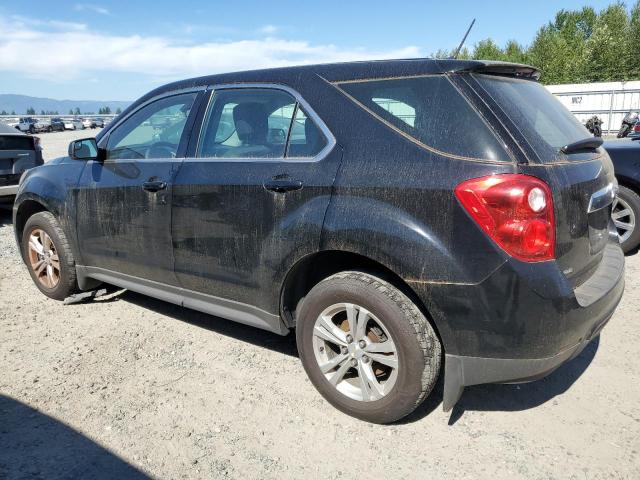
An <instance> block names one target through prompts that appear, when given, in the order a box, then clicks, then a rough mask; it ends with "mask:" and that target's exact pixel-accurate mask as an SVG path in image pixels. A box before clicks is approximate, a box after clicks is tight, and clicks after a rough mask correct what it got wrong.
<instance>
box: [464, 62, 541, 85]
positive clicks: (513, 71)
mask: <svg viewBox="0 0 640 480" xmlns="http://www.w3.org/2000/svg"><path fill="white" fill-rule="evenodd" d="M459 71H467V72H475V73H484V74H487V75H499V76H502V77H519V78H529V79H531V80H535V81H538V80H540V75H541V72H540V70H538V69H537V68H534V67H531V66H529V65H521V64H517V63H506V62H505V63H503V62H482V63H478V64H476V65H472V66H470V67H468V68H463V69H461V70H459Z"/></svg>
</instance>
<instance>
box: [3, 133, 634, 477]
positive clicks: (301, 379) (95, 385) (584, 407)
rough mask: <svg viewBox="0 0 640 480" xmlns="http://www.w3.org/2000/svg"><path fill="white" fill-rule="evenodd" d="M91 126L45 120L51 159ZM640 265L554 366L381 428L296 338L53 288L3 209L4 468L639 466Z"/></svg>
mask: <svg viewBox="0 0 640 480" xmlns="http://www.w3.org/2000/svg"><path fill="white" fill-rule="evenodd" d="M86 133H89V132H84V133H83V132H74V133H70V132H68V133H61V134H49V135H42V139H43V143H44V145H45V154H46V156H47V158H51V157H53V156H55V155H53V153H54V152H56V153H59V154H61V153H64V151H65V149H66V142H68V141H69V139H70V138H71V137H73V136H76V138H77V137H78V136H84V134H86ZM93 133H95V131H94V132H93ZM56 142H57V143H59V144H60V145H55V143H56ZM61 147H62V151H61V152H60V150H59V149H60V148H61ZM639 273H640V255H638V254H635V255H632V256H630V257H628V263H627V273H626V278H627V291H626V294H625V297H624V299H623V301H622V304H621V306H620V308H619V309H618V311H617V313H616V314H615V316H614V317H613V319H612V321H611V322H610V324H609V325H608V327H607V328H606V329H605V330H604V332H603V334H602V335H601V337H600V338H599V339H597V340H596V341H594V342H593V343H592V344H591V345H590V346H589V347H588V348H587V349H586V350H585V351H584V352H583V353H582V354H581V355H580V356H579V357H578V358H576V359H575V360H574V361H572V362H571V363H569V364H567V365H565V366H563V367H562V368H560V369H559V370H558V371H556V372H555V373H554V374H552V375H551V376H550V377H548V378H546V379H544V380H542V381H539V382H536V383H531V384H526V385H519V386H516V385H490V386H480V387H473V388H468V389H467V390H466V391H465V393H464V395H463V397H462V400H461V402H460V403H459V404H458V407H457V408H456V409H455V410H454V412H453V413H452V414H445V413H443V412H442V409H441V405H440V400H441V386H440V387H438V389H437V390H436V392H435V393H434V395H433V398H432V399H430V400H428V401H427V402H426V403H425V404H424V405H423V406H422V407H421V408H420V409H419V411H418V412H417V413H416V414H415V415H413V416H412V417H410V418H409V419H407V420H406V421H405V422H404V423H402V424H397V425H393V426H376V425H370V424H366V423H363V422H360V421H357V420H354V419H352V418H350V417H347V416H345V415H343V414H342V413H340V412H338V411H337V410H335V409H333V408H332V407H331V406H329V405H328V404H327V403H326V402H325V401H324V400H323V399H322V398H321V397H320V395H319V394H318V393H316V391H315V390H314V388H313V387H312V385H311V384H310V382H309V381H308V380H307V378H306V376H305V373H304V371H303V369H302V366H301V365H300V362H299V361H298V358H297V357H296V353H295V345H294V340H293V338H291V337H286V338H282V337H278V336H275V335H272V334H269V333H265V332H262V331H258V330H253V329H251V328H248V327H244V326H241V325H236V324H233V323H230V322H227V321H225V320H222V319H218V318H214V317H209V316H206V315H203V314H199V313H196V312H193V311H190V310H185V309H181V308H178V307H174V306H172V305H169V304H166V303H163V302H160V301H156V300H152V299H148V298H145V297H142V296H140V295H136V294H133V293H130V292H116V293H113V294H112V295H110V296H109V297H107V298H105V299H103V300H98V301H94V302H92V303H86V304H80V305H73V306H64V305H62V304H61V303H59V302H55V301H53V300H49V299H46V298H45V297H44V296H43V295H41V294H40V293H39V292H38V290H37V289H36V287H35V286H34V285H33V284H32V283H31V280H30V278H29V275H28V273H27V271H26V269H25V267H24V266H23V265H22V264H21V262H20V260H19V256H18V252H17V249H16V247H15V245H14V240H13V230H12V225H11V217H10V215H9V214H8V212H2V211H0V478H47V479H52V478H144V477H146V476H152V477H155V478H220V477H228V478H283V477H287V478H302V477H305V478H322V479H337V478H356V477H359V478H433V479H439V478H445V479H463V478H492V479H503V478H504V479H516V478H526V479H548V478H562V479H604V478H628V479H637V478H640V404H639V402H638V400H639V399H640V374H639V373H638V359H639V358H640V315H639V313H640V312H639V306H640V275H639Z"/></svg>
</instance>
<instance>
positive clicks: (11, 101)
mask: <svg viewBox="0 0 640 480" xmlns="http://www.w3.org/2000/svg"><path fill="white" fill-rule="evenodd" d="M130 104H131V102H120V101H97V100H54V99H52V98H39V97H29V96H27V95H13V94H6V93H0V112H2V111H3V110H4V111H6V112H7V113H8V114H10V113H11V112H12V111H14V112H16V115H24V114H26V113H27V109H29V108H33V109H34V110H35V111H36V114H39V113H40V112H41V111H43V110H44V111H45V112H56V111H57V112H58V113H59V114H60V115H66V114H68V113H69V110H73V111H74V112H75V110H76V108H79V109H80V112H81V113H98V111H99V110H100V109H101V108H104V107H109V108H110V109H111V111H112V112H114V113H115V111H116V110H117V109H118V108H120V109H122V110H124V109H125V108H126V107H128V106H129V105H130Z"/></svg>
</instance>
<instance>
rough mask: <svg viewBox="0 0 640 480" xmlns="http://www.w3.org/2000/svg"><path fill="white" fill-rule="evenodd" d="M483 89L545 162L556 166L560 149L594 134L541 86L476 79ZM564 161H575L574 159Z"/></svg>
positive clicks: (569, 156) (568, 157) (500, 80)
mask: <svg viewBox="0 0 640 480" xmlns="http://www.w3.org/2000/svg"><path fill="white" fill-rule="evenodd" d="M475 78H476V79H477V80H478V82H480V85H482V87H483V88H484V89H485V90H486V91H487V92H488V93H489V95H491V97H492V98H493V99H494V100H495V101H496V102H497V103H498V105H499V106H500V107H501V108H502V110H504V112H505V113H506V114H507V115H508V116H509V118H511V120H512V121H513V123H514V124H515V125H516V127H517V128H518V129H519V130H520V132H521V133H522V135H523V136H524V137H525V138H526V139H527V141H528V142H529V143H530V144H531V146H532V147H533V148H534V149H535V150H536V151H537V152H538V155H539V156H540V158H541V159H542V161H544V162H552V161H554V160H556V159H557V158H558V157H559V156H560V155H561V154H560V153H559V151H560V148H562V147H564V146H565V145H569V144H571V143H573V142H577V141H578V140H583V139H585V138H589V137H591V136H592V135H591V133H589V131H588V130H587V129H586V128H585V127H584V126H582V124H581V123H580V122H579V121H578V120H577V119H576V118H575V117H574V116H573V114H572V113H571V112H569V110H567V109H566V108H565V107H564V105H562V104H561V103H560V102H559V101H558V100H557V99H556V98H555V97H554V96H553V95H552V94H551V93H549V91H548V90H547V89H546V88H544V87H543V86H542V85H540V84H539V83H537V82H534V81H531V80H522V79H517V78H505V77H496V76H491V75H476V76H475ZM563 158H564V159H569V160H570V159H571V155H568V156H566V157H564V156H563Z"/></svg>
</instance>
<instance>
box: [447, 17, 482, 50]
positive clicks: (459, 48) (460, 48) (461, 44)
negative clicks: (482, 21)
mask: <svg viewBox="0 0 640 480" xmlns="http://www.w3.org/2000/svg"><path fill="white" fill-rule="evenodd" d="M474 23H476V19H475V18H474V19H473V20H472V22H471V25H469V28H467V33H465V34H464V37H463V39H462V41H461V42H460V45H458V48H456V51H455V53H454V54H453V56H452V57H451V58H453V59H454V60H457V59H458V55H460V50H462V46H463V45H464V42H465V41H466V40H467V37H468V36H469V32H470V31H471V29H472V28H473V24H474Z"/></svg>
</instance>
